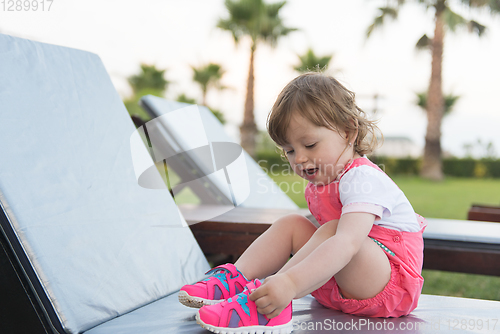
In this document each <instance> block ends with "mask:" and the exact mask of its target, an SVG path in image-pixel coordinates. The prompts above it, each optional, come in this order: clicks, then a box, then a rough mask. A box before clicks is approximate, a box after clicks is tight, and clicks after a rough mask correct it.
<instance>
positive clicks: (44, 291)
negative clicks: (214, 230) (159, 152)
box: [0, 34, 500, 334]
mask: <svg viewBox="0 0 500 334" xmlns="http://www.w3.org/2000/svg"><path fill="white" fill-rule="evenodd" d="M0 73H1V74H2V75H1V76H0V205H1V210H0V226H1V233H0V244H1V246H2V247H1V248H0V265H1V268H0V269H1V274H2V275H0V277H2V278H1V279H2V281H1V282H2V283H4V284H8V285H4V284H2V285H1V286H0V296H1V298H0V306H1V307H0V310H2V311H1V312H0V313H1V317H2V318H1V321H0V326H1V327H0V330H1V332H2V333H4V332H5V333H61V334H62V333H89V334H98V333H106V334H116V333H122V334H132V333H137V334H149V333H151V334H152V333H205V332H206V331H204V330H203V329H202V328H201V327H199V326H198V325H196V323H195V321H194V315H195V313H196V310H195V309H190V308H186V307H184V306H183V305H181V304H180V303H179V302H178V301H177V292H178V289H179V288H180V287H181V286H182V285H183V284H186V283H192V282H195V281H196V280H198V279H200V278H201V277H202V276H203V273H204V272H205V271H206V270H207V269H208V268H209V265H208V263H207V261H206V260H205V258H204V256H203V253H202V252H201V250H200V247H199V246H198V244H197V243H196V241H195V239H194V237H193V235H192V233H191V231H190V229H189V227H188V226H187V224H186V222H185V220H184V218H183V216H182V215H181V214H180V212H179V209H178V208H177V206H176V205H175V203H174V200H173V198H172V196H171V195H170V193H169V191H168V190H167V189H166V188H165V189H148V188H144V187H141V186H140V185H139V183H138V180H137V175H136V170H135V169H134V162H133V159H132V153H131V141H130V138H131V137H132V136H133V135H134V133H135V131H136V129H135V127H134V126H133V124H132V121H131V120H130V117H129V116H128V114H127V111H126V110H125V108H124V106H123V103H122V102H121V100H120V97H119V96H118V94H117V92H116V91H115V89H114V88H113V85H112V83H111V81H110V79H109V76H108V75H107V73H106V71H105V69H104V66H103V64H102V63H101V61H100V59H99V58H98V57H97V56H96V55H94V54H91V53H88V52H84V51H79V50H75V49H69V48H65V47H59V46H54V45H48V44H43V43H38V42H33V41H29V40H25V39H20V38H15V37H11V36H7V35H1V34H0ZM139 147H140V146H136V147H135V148H134V149H135V150H141V149H140V148H139ZM136 152H137V151H136ZM141 152H142V153H141V156H142V157H143V160H142V162H144V163H152V160H151V161H148V160H147V159H148V158H147V157H148V156H149V155H148V152H147V149H146V147H145V146H144V148H143V149H142V151H141ZM144 159H145V160H144ZM151 175H153V173H152V174H151ZM150 177H152V178H154V177H153V176H150ZM153 181H154V182H155V183H156V182H158V184H160V183H159V182H160V174H159V173H158V174H157V176H156V180H154V179H153ZM294 305H295V306H294V307H295V311H294V322H295V326H294V327H295V328H296V331H295V333H311V332H313V331H312V330H311V329H310V326H319V325H315V323H322V324H326V326H328V324H331V323H332V321H336V324H337V327H336V328H339V327H338V326H340V325H338V324H340V323H342V326H351V325H350V324H353V323H356V324H358V326H359V324H360V321H363V322H364V324H368V325H369V324H372V326H374V328H375V329H379V327H380V326H384V325H385V326H386V327H387V326H390V327H391V328H394V327H396V326H399V327H396V328H401V327H400V326H401V325H400V324H402V323H404V324H405V325H406V327H405V330H404V332H412V333H426V332H429V333H432V332H435V331H436V327H435V326H436V324H440V326H441V327H440V328H439V329H441V330H443V331H446V330H448V329H450V328H451V329H450V331H452V330H453V329H454V327H453V326H455V325H456V324H455V321H459V322H458V328H462V327H460V326H463V325H462V321H465V322H466V324H465V326H469V327H468V328H470V329H469V332H477V331H478V329H477V328H478V326H479V321H480V320H481V322H482V327H481V328H483V329H486V323H487V321H489V322H488V325H489V328H490V329H491V328H492V326H493V322H494V319H495V318H496V319H498V314H500V303H498V302H491V301H482V300H470V299H461V298H448V297H438V296H423V297H422V299H421V302H420V306H419V307H418V308H417V310H415V312H414V313H412V315H411V316H409V317H405V318H398V319H386V320H384V319H364V318H357V317H352V316H349V315H345V314H342V313H339V312H335V311H332V310H328V309H325V308H323V307H321V306H320V305H319V304H318V303H317V302H315V301H314V299H313V298H312V297H310V296H307V297H304V298H302V299H300V300H296V301H294ZM13 307H15V309H13ZM410 323H412V325H411V328H410V325H409V324H410ZM416 323H422V325H420V327H418V328H417V329H415V328H416V327H415V326H416V325H415V324H416ZM388 324H391V325H388ZM472 325H474V326H475V327H474V329H472V327H471V326H472ZM322 326H323V325H322ZM433 326H434V327H433ZM448 326H451V327H448ZM496 326H497V327H496V330H498V326H500V325H498V324H496ZM316 328H317V329H318V328H319V327H316ZM350 328H352V327H350ZM380 328H382V327H380ZM371 331H372V330H371V328H370V327H362V328H361V332H371ZM330 332H331V329H330V330H328V329H327V328H326V327H323V328H322V329H321V330H319V331H317V332H314V333H330Z"/></svg>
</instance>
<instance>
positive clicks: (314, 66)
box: [293, 48, 333, 73]
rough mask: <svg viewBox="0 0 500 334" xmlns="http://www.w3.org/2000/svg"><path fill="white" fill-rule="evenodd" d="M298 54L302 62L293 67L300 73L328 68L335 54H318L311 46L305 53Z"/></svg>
mask: <svg viewBox="0 0 500 334" xmlns="http://www.w3.org/2000/svg"><path fill="white" fill-rule="evenodd" d="M297 56H298V57H299V60H300V64H299V65H297V66H295V67H294V68H293V69H294V70H295V71H297V72H300V73H305V72H309V71H322V70H326V68H327V67H328V64H329V63H330V61H331V60H332V58H333V54H332V55H327V56H323V57H320V56H317V55H316V54H315V53H314V51H313V49H311V48H309V50H307V52H306V53H305V54H304V55H302V56H300V55H297Z"/></svg>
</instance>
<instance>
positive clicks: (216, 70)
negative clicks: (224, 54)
mask: <svg viewBox="0 0 500 334" xmlns="http://www.w3.org/2000/svg"><path fill="white" fill-rule="evenodd" d="M191 68H192V69H193V80H194V81H195V82H196V83H198V84H199V85H200V88H201V92H202V102H201V104H202V105H204V106H207V91H208V90H209V89H210V88H217V89H224V88H226V87H224V86H222V85H221V83H220V80H221V78H222V76H223V75H224V72H225V71H224V70H223V69H222V66H220V65H219V64H214V63H210V64H207V65H204V66H200V67H198V68H197V67H194V66H191Z"/></svg>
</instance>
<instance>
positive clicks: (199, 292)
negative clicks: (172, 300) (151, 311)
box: [179, 263, 250, 308]
mask: <svg viewBox="0 0 500 334" xmlns="http://www.w3.org/2000/svg"><path fill="white" fill-rule="evenodd" d="M206 275H211V276H210V277H208V278H206V279H204V280H202V281H199V282H198V283H195V284H191V285H184V286H183V287H182V288H181V291H179V301H180V302H181V303H182V304H184V305H186V306H189V307H196V308H200V307H202V306H203V305H214V304H217V303H220V302H223V301H224V300H226V299H228V298H230V297H232V296H234V295H236V294H238V293H240V292H242V291H243V288H244V287H245V285H246V284H247V283H248V282H250V281H249V280H247V279H246V278H245V276H243V274H242V273H241V272H240V271H239V270H238V269H236V267H235V266H234V265H233V264H231V263H227V264H224V265H221V266H218V267H215V268H213V269H211V270H209V271H208V272H206Z"/></svg>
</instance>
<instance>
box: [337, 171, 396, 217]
mask: <svg viewBox="0 0 500 334" xmlns="http://www.w3.org/2000/svg"><path fill="white" fill-rule="evenodd" d="M399 193H401V190H399V188H398V187H397V185H396V184H395V183H394V182H393V181H392V180H391V179H390V178H389V177H388V176H387V175H386V174H385V173H383V172H381V171H379V170H377V169H375V168H373V167H370V166H359V167H355V168H353V169H351V170H349V171H348V172H347V173H345V174H344V176H343V177H342V179H341V180H340V183H339V194H340V202H341V203H342V207H343V208H346V210H349V207H351V209H352V205H353V204H355V203H357V204H358V205H359V204H361V203H362V204H365V205H366V204H371V205H376V206H380V207H381V208H382V215H381V216H379V215H378V214H376V213H374V214H376V215H377V216H379V217H380V218H382V217H390V216H391V215H392V213H393V209H394V206H395V204H396V203H397V200H398V195H399ZM372 209H373V207H372ZM377 210H378V209H377ZM358 212H359V211H358ZM377 212H379V211H377ZM343 213H345V212H344V211H343ZM379 213H380V212H379Z"/></svg>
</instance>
